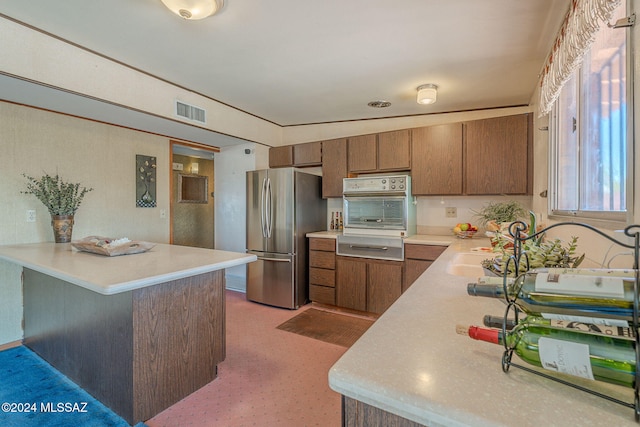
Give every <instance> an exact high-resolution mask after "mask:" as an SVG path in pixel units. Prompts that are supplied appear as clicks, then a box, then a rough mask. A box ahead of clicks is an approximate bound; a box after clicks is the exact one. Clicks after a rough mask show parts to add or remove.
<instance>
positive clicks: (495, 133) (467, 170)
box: [464, 113, 533, 194]
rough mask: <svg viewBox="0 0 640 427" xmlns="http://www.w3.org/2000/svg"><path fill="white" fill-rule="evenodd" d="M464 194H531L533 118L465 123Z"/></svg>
mask: <svg viewBox="0 0 640 427" xmlns="http://www.w3.org/2000/svg"><path fill="white" fill-rule="evenodd" d="M464 132H465V150H464V157H465V162H464V176H465V184H464V192H465V194H531V193H532V190H533V188H532V184H533V152H532V143H531V140H532V114H531V113H529V114H518V115H514V116H505V117H495V118H491V119H484V120H474V121H470V122H465V124H464Z"/></svg>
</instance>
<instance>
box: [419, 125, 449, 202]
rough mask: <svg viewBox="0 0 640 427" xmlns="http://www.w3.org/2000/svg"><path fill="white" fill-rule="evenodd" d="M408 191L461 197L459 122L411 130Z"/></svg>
mask: <svg viewBox="0 0 640 427" xmlns="http://www.w3.org/2000/svg"><path fill="white" fill-rule="evenodd" d="M411 134H412V135H411V153H412V154H411V155H412V159H411V164H412V168H411V179H412V180H411V192H412V193H413V194H414V195H421V196H422V195H443V194H448V195H460V194H462V123H452V124H447V125H438V126H428V127H423V128H416V129H412V130H411Z"/></svg>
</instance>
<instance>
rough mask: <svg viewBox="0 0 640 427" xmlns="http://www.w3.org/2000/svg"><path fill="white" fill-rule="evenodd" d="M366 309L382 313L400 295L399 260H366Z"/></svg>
mask: <svg viewBox="0 0 640 427" xmlns="http://www.w3.org/2000/svg"><path fill="white" fill-rule="evenodd" d="M367 267H368V275H367V276H368V278H367V280H368V283H367V311H369V312H371V313H378V314H382V313H384V311H385V310H386V309H387V308H389V306H391V304H393V303H394V301H395V300H397V299H398V298H399V297H400V295H402V263H401V262H393V261H389V262H377V261H369V262H368V265H367Z"/></svg>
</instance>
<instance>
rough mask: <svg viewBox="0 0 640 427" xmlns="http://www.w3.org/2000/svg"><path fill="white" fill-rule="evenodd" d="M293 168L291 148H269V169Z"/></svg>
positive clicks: (287, 146) (286, 146)
mask: <svg viewBox="0 0 640 427" xmlns="http://www.w3.org/2000/svg"><path fill="white" fill-rule="evenodd" d="M287 166H293V146H291V145H285V146H284V147H271V148H269V167H270V168H282V167H287Z"/></svg>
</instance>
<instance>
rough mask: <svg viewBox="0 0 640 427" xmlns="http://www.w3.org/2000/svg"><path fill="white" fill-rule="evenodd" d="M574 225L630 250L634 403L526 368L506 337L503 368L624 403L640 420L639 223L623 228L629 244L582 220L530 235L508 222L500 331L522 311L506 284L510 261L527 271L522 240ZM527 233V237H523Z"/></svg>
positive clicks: (522, 226)
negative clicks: (508, 248) (510, 250)
mask: <svg viewBox="0 0 640 427" xmlns="http://www.w3.org/2000/svg"><path fill="white" fill-rule="evenodd" d="M568 225H569V226H577V227H583V228H586V229H588V230H591V231H593V232H594V233H596V234H599V235H600V236H602V237H604V238H605V239H607V240H609V241H611V242H613V243H615V244H617V245H619V246H621V247H624V248H628V249H633V270H634V271H635V281H634V298H633V320H632V330H633V334H634V337H635V353H636V369H635V371H636V372H635V388H634V401H633V403H631V402H625V401H623V400H620V399H617V398H614V397H612V396H609V395H607V394H604V393H601V392H599V391H596V390H592V389H590V388H587V387H583V386H581V385H579V384H575V383H572V382H570V381H566V380H564V379H562V378H557V377H554V376H552V375H548V374H545V373H543V372H539V371H536V370H534V369H531V368H528V367H526V366H523V365H519V364H517V363H514V362H512V360H511V358H512V356H513V351H514V348H513V347H511V348H510V347H509V345H508V343H507V340H504V348H505V350H504V353H503V354H502V370H503V371H504V372H505V373H506V372H508V371H509V368H510V367H511V366H514V367H516V368H518V369H521V370H524V371H527V372H531V373H532V374H535V375H538V376H541V377H544V378H548V379H550V380H552V381H555V382H558V383H561V384H564V385H567V386H569V387H572V388H575V389H578V390H582V391H584V392H586V393H589V394H592V395H595V396H598V397H601V398H603V399H606V400H609V401H611V402H614V403H617V404H620V405H622V406H626V407H628V408H631V409H633V410H634V411H635V419H636V422H638V421H640V398H639V395H640V336H639V334H638V332H639V329H638V328H639V326H640V324H639V316H640V304H639V302H638V301H639V297H638V291H639V289H640V287H639V280H640V278H639V269H638V268H639V267H638V254H639V253H640V250H639V249H640V225H630V226H628V227H626V228H625V229H624V234H625V236H627V237H629V238H631V239H633V244H628V243H625V242H622V241H620V240H617V239H614V238H613V237H611V236H608V235H606V234H605V233H603V232H602V231H600V230H598V229H596V228H594V227H592V226H590V225H588V224H582V223H574V222H560V223H556V224H553V225H550V226H549V227H546V228H544V229H542V230H540V231H538V232H536V233H535V234H531V235H529V236H527V235H526V234H524V232H525V230H526V229H527V224H525V223H524V222H522V221H515V222H513V223H511V224H510V225H509V229H508V230H509V234H510V235H511V237H513V241H514V243H513V245H514V247H513V255H511V256H510V257H509V259H508V260H507V262H506V264H505V267H504V272H503V288H504V295H505V299H506V303H507V309H506V311H505V315H504V319H503V324H502V333H503V336H506V325H507V317H508V315H509V313H511V312H512V313H514V316H515V321H516V323H517V322H518V314H519V313H520V312H521V310H520V309H519V308H518V306H517V305H516V302H517V296H514V297H510V296H509V295H508V293H507V283H508V280H507V278H508V276H509V267H510V266H511V263H514V267H515V270H514V271H515V272H516V277H517V276H519V275H520V274H523V273H521V272H520V271H519V268H520V267H519V266H520V265H521V261H522V262H524V263H525V264H524V266H525V267H526V268H525V272H526V271H529V270H530V268H529V257H528V254H527V251H526V250H524V249H523V244H524V242H526V241H527V240H532V239H535V238H536V237H540V236H541V235H543V234H544V233H545V232H547V231H548V230H551V229H552V228H555V227H563V226H568ZM525 236H526V237H525Z"/></svg>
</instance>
